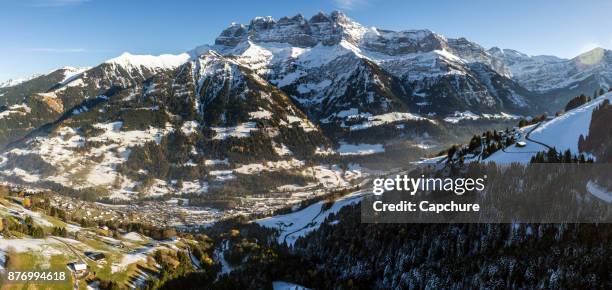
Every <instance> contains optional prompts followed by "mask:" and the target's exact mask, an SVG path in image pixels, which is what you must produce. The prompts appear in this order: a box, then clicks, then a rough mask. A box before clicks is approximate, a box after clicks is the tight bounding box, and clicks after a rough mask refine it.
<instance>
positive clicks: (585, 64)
mask: <svg viewBox="0 0 612 290" xmlns="http://www.w3.org/2000/svg"><path fill="white" fill-rule="evenodd" d="M488 52H489V54H490V55H492V56H493V57H494V58H497V59H499V60H500V61H501V62H503V63H504V66H505V67H506V68H507V70H508V72H509V73H510V74H509V76H510V77H511V78H512V79H514V80H516V81H517V82H518V83H519V84H521V85H522V86H523V87H524V88H526V89H528V90H531V91H533V92H537V93H539V94H541V95H543V100H542V101H543V102H546V103H548V104H549V105H552V106H553V107H554V110H559V109H561V106H562V105H563V104H565V103H566V102H567V100H568V99H569V98H571V97H573V96H576V95H579V94H581V93H588V94H590V93H591V92H593V91H595V90H599V89H600V88H602V89H604V90H608V88H610V87H612V51H610V50H607V49H603V48H595V49H593V50H591V51H588V52H585V53H583V54H581V55H578V56H576V57H574V58H572V59H562V58H558V57H555V56H545V55H540V56H528V55H526V54H524V53H521V52H518V51H515V50H511V49H499V48H497V47H494V48H491V49H489V50H488ZM553 112H554V111H553Z"/></svg>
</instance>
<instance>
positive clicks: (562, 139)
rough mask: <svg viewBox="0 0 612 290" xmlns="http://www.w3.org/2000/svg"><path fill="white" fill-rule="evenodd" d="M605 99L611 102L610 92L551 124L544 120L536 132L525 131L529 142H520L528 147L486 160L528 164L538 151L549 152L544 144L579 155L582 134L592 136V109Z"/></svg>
mask: <svg viewBox="0 0 612 290" xmlns="http://www.w3.org/2000/svg"><path fill="white" fill-rule="evenodd" d="M604 100H609V101H612V93H607V94H605V95H603V96H601V97H599V98H597V99H595V100H593V101H591V102H589V103H587V104H584V105H582V106H580V107H578V108H576V109H573V110H571V111H568V112H566V113H565V114H563V115H561V116H558V117H556V118H554V119H552V120H550V121H544V122H543V123H542V124H540V125H537V126H536V127H535V129H534V126H531V127H528V128H523V130H524V131H525V134H524V135H525V136H526V135H527V134H526V133H528V132H530V133H529V138H528V139H527V138H524V139H522V140H518V141H522V142H525V144H526V145H525V146H524V147H517V146H516V145H514V146H512V147H510V148H507V149H505V150H503V151H502V150H499V151H497V152H495V153H493V154H492V155H491V156H489V157H488V158H487V159H485V160H484V161H490V162H496V163H512V162H520V163H528V162H529V161H530V159H531V157H532V156H534V155H535V154H536V153H537V152H542V151H546V150H548V147H547V146H544V145H542V144H546V145H548V146H549V147H554V148H555V149H556V150H557V151H558V152H563V151H565V150H568V149H569V150H570V151H571V152H572V153H573V154H577V153H579V151H578V139H579V138H580V135H582V136H587V135H588V134H589V125H590V123H591V116H592V113H593V110H594V109H595V108H596V107H597V106H599V105H600V104H601V103H602V102H603V101H604ZM532 140H533V141H532ZM538 142H539V143H538ZM540 143H542V144H540ZM595 157H596V156H595Z"/></svg>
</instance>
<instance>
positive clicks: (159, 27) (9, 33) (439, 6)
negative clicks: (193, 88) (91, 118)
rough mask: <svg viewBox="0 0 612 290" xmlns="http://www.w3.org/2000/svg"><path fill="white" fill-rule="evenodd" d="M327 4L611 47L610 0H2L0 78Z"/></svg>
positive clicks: (190, 42)
mask: <svg viewBox="0 0 612 290" xmlns="http://www.w3.org/2000/svg"><path fill="white" fill-rule="evenodd" d="M332 10H342V11H344V12H345V13H346V14H348V15H349V17H351V18H353V19H355V20H357V21H358V22H360V23H362V24H364V25H367V26H376V27H380V28H385V29H393V30H402V29H419V28H428V29H431V30H433V31H435V32H438V33H441V34H443V35H445V36H447V37H458V36H465V37H467V38H468V39H470V40H472V41H475V42H477V43H479V44H481V45H483V46H485V47H491V46H499V47H503V48H513V49H517V50H520V51H523V52H525V53H528V54H532V55H535V54H552V55H557V56H562V57H573V56H575V55H576V54H578V53H580V52H583V51H586V50H588V49H590V48H594V47H596V46H601V47H604V48H612V20H611V19H612V17H610V15H609V13H610V12H612V1H607V0H589V1H577V0H576V1H575V0H560V1H553V0H532V1H527V0H514V1H508V0H488V1H483V0H465V1H452V0H428V1H416V0H413V1H409V0H404V1H392V0H308V1H304V0H285V1H264V0H246V1H232V0H225V1H195V0H192V1H189V0H172V1H154V0H149V1H146V0H0V39H1V41H0V81H2V80H5V79H8V78H11V77H22V76H27V75H30V74H33V73H44V72H47V71H50V70H52V69H55V68H58V67H62V66H92V65H96V64H98V63H100V62H102V61H104V60H105V59H108V58H112V57H114V56H117V55H119V54H121V53H122V52H124V51H129V52H131V53H142V54H161V53H179V52H183V51H186V50H189V49H191V48H193V47H196V46H198V45H201V44H206V43H212V42H213V41H214V38H215V37H216V36H217V34H218V33H219V32H220V31H221V30H222V29H224V28H225V27H227V25H228V24H229V23H231V22H240V23H248V22H249V20H250V19H251V18H253V17H254V16H267V15H271V16H273V17H275V18H277V19H278V18H279V17H281V16H285V15H289V16H292V15H295V14H297V13H302V14H304V15H305V16H306V17H310V16H312V15H313V14H315V13H317V12H319V11H324V12H330V11H332Z"/></svg>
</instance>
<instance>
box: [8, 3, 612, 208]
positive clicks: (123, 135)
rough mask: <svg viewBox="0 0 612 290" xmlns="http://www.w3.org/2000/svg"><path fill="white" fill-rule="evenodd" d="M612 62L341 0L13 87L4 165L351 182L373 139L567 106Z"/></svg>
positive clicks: (13, 170) (86, 180)
mask: <svg viewBox="0 0 612 290" xmlns="http://www.w3.org/2000/svg"><path fill="white" fill-rule="evenodd" d="M611 65H612V57H611V52H610V51H608V50H603V49H595V50H593V51H590V52H587V53H584V54H582V55H580V56H577V57H576V58H573V59H569V60H568V59H561V58H557V57H552V56H528V55H525V54H523V53H520V52H517V51H514V50H509V49H499V48H491V49H485V48H483V47H482V46H480V45H478V44H476V43H474V42H471V41H469V40H467V39H465V38H457V39H453V38H446V37H444V36H442V35H440V34H437V33H434V32H432V31H429V30H405V31H389V30H383V29H378V28H368V27H365V26H363V25H361V24H359V23H357V22H355V21H353V20H351V19H350V18H348V17H347V16H346V15H344V14H343V13H341V12H332V13H330V14H324V13H319V14H316V15H314V16H312V17H311V18H310V19H306V18H304V17H303V16H302V15H296V16H293V17H283V18H281V19H278V20H275V19H273V18H271V17H257V18H254V19H253V20H252V21H251V22H250V23H249V24H248V25H243V24H232V25H230V26H229V27H228V28H226V29H225V30H223V31H222V32H221V34H220V35H219V37H217V38H216V40H215V43H214V44H211V45H203V46H200V47H197V48H195V49H193V50H191V51H188V52H185V53H182V54H179V55H161V56H149V55H132V54H129V53H124V54H122V55H120V56H118V57H116V58H113V59H110V60H107V61H105V62H104V63H102V64H99V65H97V66H95V67H92V68H83V69H78V68H70V67H66V68H62V69H59V70H56V71H53V72H51V73H48V74H44V75H40V76H36V77H34V78H32V79H29V80H25V81H23V82H20V83H14V82H11V83H9V84H7V85H3V86H0V104H1V107H0V146H3V147H4V153H3V154H2V155H1V157H0V170H1V171H0V173H2V175H4V177H3V178H4V179H6V180H9V181H11V182H16V183H28V184H36V185H37V186H41V187H43V188H53V189H55V190H69V191H71V192H75V191H76V192H80V191H87V192H94V193H96V194H97V195H98V196H102V197H106V198H109V199H129V198H132V197H134V196H140V197H154V196H160V195H164V194H168V193H178V192H181V193H191V194H198V193H202V192H207V191H208V190H209V189H210V190H215V185H216V184H217V185H219V184H221V185H223V186H220V187H216V188H217V190H221V189H220V188H225V189H224V190H228V189H227V188H232V187H229V185H234V186H236V187H235V188H233V189H232V190H233V191H243V190H248V191H250V190H253V187H244V186H245V185H244V183H245V182H246V181H244V180H248V178H249V176H252V175H254V174H257V175H259V176H260V177H261V175H266V174H267V175H270V176H271V177H270V178H269V179H270V180H281V179H282V180H291V181H292V183H297V184H300V185H303V186H306V185H308V184H310V183H312V182H314V181H313V180H312V178H313V177H309V176H305V174H303V173H304V172H311V173H312V174H311V175H312V176H314V179H315V181H316V182H318V183H319V184H323V185H326V184H327V185H329V186H343V185H346V184H348V180H349V179H350V174H349V173H350V169H347V168H339V167H338V166H337V163H339V161H338V159H339V158H342V157H343V156H354V155H365V154H372V153H377V152H382V151H384V150H385V149H384V146H383V145H382V144H364V143H363V142H365V141H364V140H366V141H368V143H372V139H375V140H379V141H378V142H376V143H383V144H385V146H386V143H387V141H388V140H391V139H393V138H396V137H397V136H399V135H402V136H405V137H406V138H408V139H415V138H427V136H436V135H443V134H448V133H447V131H450V130H452V128H455V127H454V126H459V125H460V124H461V123H462V122H470V120H475V119H479V120H508V119H511V120H513V119H518V118H520V117H521V116H528V115H535V114H542V113H549V114H551V113H555V112H556V111H559V110H561V109H562V108H563V106H564V105H565V104H566V103H567V101H568V100H569V98H571V97H573V96H575V95H577V94H580V93H583V92H592V91H595V90H599V89H608V88H609V87H611V84H612V66H611ZM457 123H459V125H456V124H457ZM281 177H282V178H281ZM330 178H331V179H333V180H334V182H329V181H326V180H328V179H330ZM237 181H242V182H241V183H239V184H234V183H235V182H237ZM233 182H234V183H233ZM271 183H272V184H270V185H269V186H270V187H271V188H274V187H276V186H282V185H285V184H275V182H272V181H271ZM251 186H253V185H251ZM255 187H256V186H255ZM268 189H269V188H268V187H263V188H262V189H261V190H268Z"/></svg>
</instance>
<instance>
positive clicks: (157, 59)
mask: <svg viewBox="0 0 612 290" xmlns="http://www.w3.org/2000/svg"><path fill="white" fill-rule="evenodd" d="M189 59H190V55H189V54H188V53H181V54H178V55H173V54H162V55H158V56H154V55H135V54H131V53H129V52H124V53H122V54H121V55H120V56H118V57H115V58H112V59H109V60H107V61H105V63H107V64H115V65H120V66H124V67H147V68H165V69H170V68H175V67H178V66H180V65H182V64H184V63H185V62H187V61H189Z"/></svg>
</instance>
